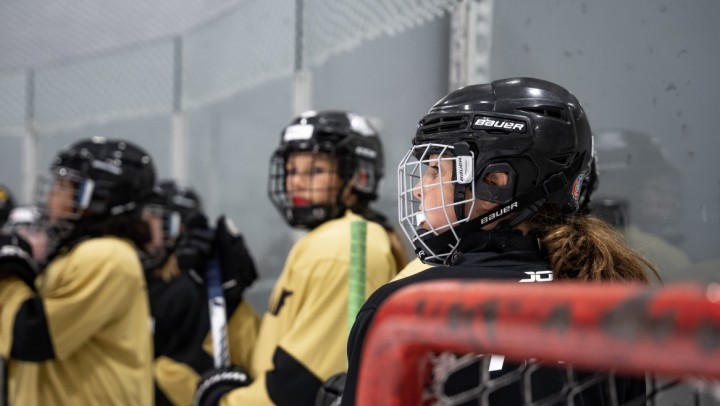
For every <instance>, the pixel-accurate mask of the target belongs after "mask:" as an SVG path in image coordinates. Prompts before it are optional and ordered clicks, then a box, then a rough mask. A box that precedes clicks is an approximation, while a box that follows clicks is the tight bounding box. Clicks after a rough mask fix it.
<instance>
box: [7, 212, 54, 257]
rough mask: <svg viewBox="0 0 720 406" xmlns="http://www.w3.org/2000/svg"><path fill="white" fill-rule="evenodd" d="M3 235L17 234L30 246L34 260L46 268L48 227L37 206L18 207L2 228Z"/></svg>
mask: <svg viewBox="0 0 720 406" xmlns="http://www.w3.org/2000/svg"><path fill="white" fill-rule="evenodd" d="M2 233H3V234H13V233H14V234H17V235H19V236H20V237H22V238H23V239H24V240H25V241H27V242H28V243H29V244H30V247H31V248H32V255H33V260H34V261H35V263H37V265H38V266H39V268H40V269H42V268H43V267H44V266H45V261H46V259H47V254H48V252H47V251H48V243H49V241H48V235H47V225H46V224H44V221H43V219H42V213H40V210H38V208H37V207H35V206H17V207H15V208H14V209H13V210H12V211H11V212H10V216H9V217H8V219H7V221H6V222H5V224H4V225H3V226H2Z"/></svg>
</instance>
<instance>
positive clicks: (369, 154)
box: [355, 145, 377, 159]
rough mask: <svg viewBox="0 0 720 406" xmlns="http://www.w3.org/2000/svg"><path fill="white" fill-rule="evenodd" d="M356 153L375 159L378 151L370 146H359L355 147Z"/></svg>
mask: <svg viewBox="0 0 720 406" xmlns="http://www.w3.org/2000/svg"><path fill="white" fill-rule="evenodd" d="M355 155H357V156H361V157H365V158H369V159H375V158H377V152H375V151H373V150H372V149H370V148H366V147H363V146H359V145H358V146H357V147H355Z"/></svg>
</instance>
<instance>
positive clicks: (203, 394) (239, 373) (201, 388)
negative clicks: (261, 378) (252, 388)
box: [193, 367, 252, 406]
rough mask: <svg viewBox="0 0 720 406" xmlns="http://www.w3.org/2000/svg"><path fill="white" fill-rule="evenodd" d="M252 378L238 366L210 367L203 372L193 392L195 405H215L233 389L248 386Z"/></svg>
mask: <svg viewBox="0 0 720 406" xmlns="http://www.w3.org/2000/svg"><path fill="white" fill-rule="evenodd" d="M251 382H252V380H251V379H250V375H248V374H247V372H245V371H244V370H243V369H242V368H240V367H227V368H216V369H211V370H209V371H207V372H205V373H204V374H203V376H202V377H201V378H200V383H198V387H197V391H196V392H195V402H194V403H193V404H194V405H195V406H216V405H217V404H219V403H220V398H222V397H223V395H225V394H226V393H228V392H230V391H231V390H233V389H237V388H241V387H243V386H248V385H250V383H251Z"/></svg>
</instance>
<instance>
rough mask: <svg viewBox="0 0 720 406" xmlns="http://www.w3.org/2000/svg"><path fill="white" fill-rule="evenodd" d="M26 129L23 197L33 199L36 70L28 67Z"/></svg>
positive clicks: (35, 141) (35, 154)
mask: <svg viewBox="0 0 720 406" xmlns="http://www.w3.org/2000/svg"><path fill="white" fill-rule="evenodd" d="M25 100H26V104H25V131H26V133H27V134H26V137H25V139H24V146H23V151H24V155H25V157H24V158H25V159H24V160H23V192H22V193H23V198H24V200H25V202H31V201H32V200H33V194H34V191H35V182H36V180H37V155H38V152H37V151H38V141H39V140H38V132H37V125H36V119H35V70H33V69H28V71H27V76H26V81H25Z"/></svg>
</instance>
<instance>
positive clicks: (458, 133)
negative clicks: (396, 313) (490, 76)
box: [399, 78, 593, 262]
mask: <svg viewBox="0 0 720 406" xmlns="http://www.w3.org/2000/svg"><path fill="white" fill-rule="evenodd" d="M592 143H593V141H592V135H591V131H590V124H589V122H588V118H587V115H586V114H585V111H584V110H583V108H582V106H581V105H580V103H579V102H578V100H577V99H576V98H575V96H573V95H572V94H571V93H570V92H568V91H567V90H566V89H564V88H563V87H561V86H559V85H557V84H554V83H551V82H548V81H544V80H540V79H534V78H511V79H503V80H496V81H493V82H491V83H487V84H481V85H473V86H467V87H464V88H461V89H458V90H456V91H453V92H451V93H450V94H449V95H447V96H446V97H444V98H443V99H441V100H440V101H438V102H437V103H436V104H435V105H434V106H433V107H432V108H431V109H430V111H429V112H428V114H427V115H425V116H424V117H423V118H422V119H421V120H420V122H419V124H418V128H417V131H416V134H415V136H414V138H413V148H412V149H411V151H410V152H409V153H408V155H406V158H405V159H404V160H403V162H401V164H400V167H399V171H400V178H401V182H400V184H399V188H400V199H401V200H400V204H399V211H400V213H399V216H400V223H401V225H402V226H403V229H404V230H405V232H406V235H407V236H408V237H409V238H410V240H411V242H412V243H413V244H414V245H415V246H416V248H417V249H418V251H421V250H422V251H424V253H425V254H426V255H429V256H431V257H434V258H435V259H436V260H438V261H439V262H442V261H444V259H445V258H446V257H447V255H449V254H450V253H451V252H452V251H454V249H456V248H457V245H458V243H459V240H460V239H461V237H462V236H461V235H460V234H458V233H456V232H455V231H454V230H453V231H452V233H448V234H451V235H452V237H453V240H454V241H447V242H446V243H445V242H444V243H443V244H441V246H442V248H441V249H438V248H437V247H435V249H431V248H430V247H429V246H427V244H426V243H425V241H432V239H433V238H435V237H437V236H438V235H441V234H442V232H443V231H441V232H438V230H431V232H423V231H422V230H420V231H418V230H416V229H415V228H416V224H417V223H418V221H417V218H418V215H419V214H420V215H424V213H422V210H424V209H420V213H418V212H417V211H418V206H419V203H420V202H419V201H417V199H415V198H414V197H413V196H412V191H413V184H411V183H410V182H413V183H414V181H413V180H412V179H417V178H418V176H417V174H413V173H411V172H417V171H418V170H421V169H420V168H421V167H422V165H418V164H417V163H416V162H409V160H412V159H413V158H414V159H417V160H422V159H428V157H429V156H430V155H431V154H441V155H443V156H447V155H449V156H451V159H453V162H454V165H453V183H454V185H455V192H454V202H446V203H445V206H446V207H447V206H452V208H451V210H454V212H455V214H456V217H457V218H458V219H459V221H458V222H457V223H456V224H453V225H451V226H452V227H455V226H456V225H459V224H460V223H466V222H469V220H470V219H469V213H466V212H465V211H466V210H465V206H466V204H465V203H467V202H472V200H473V198H478V199H481V200H485V201H489V202H494V203H497V204H499V205H500V207H499V208H498V209H497V210H495V211H493V212H491V213H485V214H481V215H480V217H479V218H478V219H477V220H478V221H477V224H479V225H483V226H484V225H487V224H490V223H493V222H497V221H500V220H503V222H504V223H506V224H507V225H509V226H511V227H512V226H514V225H517V224H519V223H521V222H522V221H524V220H526V219H528V218H529V217H530V216H532V214H534V213H535V212H536V211H537V209H538V208H539V207H540V206H541V205H543V204H552V205H555V206H557V207H558V208H559V209H561V210H562V212H563V213H566V214H569V213H574V212H576V211H577V210H578V208H579V198H580V191H581V188H582V184H583V179H584V177H585V176H586V174H587V173H588V172H589V171H590V161H591V158H592V148H593V146H592ZM426 163H427V162H426ZM495 172H504V173H507V174H508V177H509V183H508V184H507V185H506V186H491V185H488V184H486V183H485V182H484V179H485V177H486V176H487V175H489V174H491V173H495ZM405 177H408V178H407V179H406V180H405V181H403V180H402V178H405ZM468 189H469V190H470V191H471V193H472V196H466V190H468ZM413 210H414V211H416V212H414V213H413V212H412V211H413ZM510 214H516V216H514V217H513V218H512V219H511V220H507V218H508V217H507V216H508V215H510ZM443 238H444V239H447V238H448V236H447V235H446V236H443ZM428 250H429V251H430V253H428V252H427V251H428ZM433 251H442V252H433ZM431 262H432V261H431ZM436 262H437V261H436Z"/></svg>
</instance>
